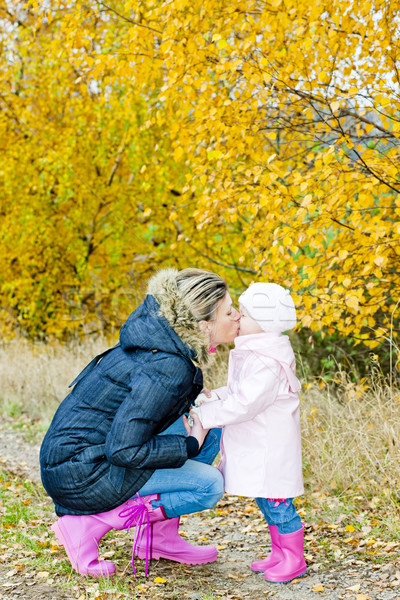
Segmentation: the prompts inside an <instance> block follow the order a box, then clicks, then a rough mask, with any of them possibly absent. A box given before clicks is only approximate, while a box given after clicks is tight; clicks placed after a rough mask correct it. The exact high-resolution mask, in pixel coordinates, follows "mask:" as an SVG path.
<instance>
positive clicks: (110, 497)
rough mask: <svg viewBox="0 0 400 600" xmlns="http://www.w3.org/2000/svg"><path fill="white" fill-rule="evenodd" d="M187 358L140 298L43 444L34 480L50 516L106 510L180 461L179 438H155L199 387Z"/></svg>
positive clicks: (154, 307)
mask: <svg viewBox="0 0 400 600" xmlns="http://www.w3.org/2000/svg"><path fill="white" fill-rule="evenodd" d="M194 359H196V352H195V351H194V350H193V349H191V348H189V346H188V345H187V344H185V343H184V342H183V341H182V339H181V338H180V337H179V336H178V335H177V333H176V332H175V330H174V329H173V327H172V326H171V325H170V323H169V322H168V321H167V319H166V318H164V317H163V316H161V315H160V307H159V304H158V303H157V301H156V300H155V298H154V297H153V296H151V295H148V296H147V297H146V299H145V301H144V303H143V304H142V305H141V306H139V307H138V308H137V309H136V310H135V311H134V312H133V313H132V314H131V315H130V317H129V319H128V320H127V321H126V323H125V324H124V325H123V327H122V329H121V332H120V341H119V344H117V346H116V347H114V348H112V349H110V350H109V351H107V352H106V353H104V355H99V357H96V359H94V361H92V364H90V365H89V366H88V367H87V368H86V370H84V372H82V374H81V376H80V377H78V378H77V383H76V384H75V386H74V387H73V389H72V391H71V393H70V394H69V395H68V396H67V397H66V398H65V400H64V401H63V402H62V403H61V404H60V406H59V408H58V410H57V412H56V414H55V416H54V418H53V421H52V423H51V425H50V428H49V430H48V432H47V434H46V436H45V438H44V440H43V444H42V447H41V451H40V465H41V474H42V481H43V485H44V487H45V489H46V491H47V492H48V494H49V495H50V496H51V497H52V499H53V501H54V503H55V506H56V512H57V514H58V515H63V514H94V513H97V512H102V511H105V510H109V509H111V508H114V507H115V506H118V505H119V504H121V503H122V502H124V501H125V500H127V499H128V498H130V497H132V496H133V495H134V494H135V493H136V491H138V490H139V489H140V488H141V487H142V486H143V485H144V484H145V483H146V481H147V480H148V479H149V477H150V476H151V475H152V473H153V472H154V470H155V469H162V468H173V467H180V466H182V465H183V464H184V463H185V461H186V460H187V459H188V452H187V445H186V438H185V437H183V436H179V435H162V436H160V435H157V434H159V433H160V432H162V431H164V430H165V429H166V428H167V427H168V426H169V425H170V424H172V423H173V422H174V421H175V420H176V419H178V418H179V417H180V416H181V415H182V414H184V413H185V412H187V411H188V409H189V407H190V405H191V404H192V403H193V400H194V399H195V398H196V396H197V395H198V394H199V392H200V391H201V389H202V387H203V376H202V372H201V370H200V369H199V368H198V367H197V366H196V365H195V364H194V363H193V360H194Z"/></svg>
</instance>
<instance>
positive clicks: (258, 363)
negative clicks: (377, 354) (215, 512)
mask: <svg viewBox="0 0 400 600" xmlns="http://www.w3.org/2000/svg"><path fill="white" fill-rule="evenodd" d="M239 303H240V313H241V320H240V332H239V336H238V337H237V338H236V339H235V349H234V350H232V352H231V353H230V357H229V370H228V385H227V386H225V387H222V388H218V389H216V390H214V391H213V392H212V396H211V400H210V399H209V398H206V397H205V396H204V394H201V398H198V400H197V401H196V404H197V405H198V404H199V401H200V406H197V407H195V408H193V409H192V411H191V412H192V413H193V412H195V413H197V414H198V415H199V417H200V420H201V423H202V425H203V427H205V428H212V427H223V434H222V440H221V457H222V458H221V463H220V465H219V469H220V470H221V471H222V473H223V475H224V478H225V491H226V492H227V493H229V494H234V495H237V496H252V497H255V499H256V502H257V505H258V507H259V508H260V510H261V511H262V513H263V515H264V517H265V519H266V521H267V523H268V527H269V530H270V534H271V542H272V551H271V553H270V554H269V555H268V557H267V558H265V559H263V560H259V561H256V562H254V563H252V565H251V568H252V569H253V571H264V574H265V575H264V576H265V579H266V580H267V581H276V582H286V581H290V580H292V579H294V578H295V577H299V576H300V575H303V573H305V571H306V563H305V560H304V551H303V537H304V535H303V534H304V527H303V525H302V523H301V519H300V517H299V515H298V514H297V512H296V509H295V507H294V505H293V502H292V500H293V498H294V497H295V496H299V495H300V494H302V493H303V492H304V488H303V477H302V462H301V435H300V409H299V397H298V395H297V392H298V391H299V390H300V382H299V380H298V379H297V377H296V375H295V357H294V353H293V350H292V346H291V344H290V341H289V338H288V337H287V336H286V335H282V332H283V331H288V330H290V329H292V328H293V327H294V326H295V325H296V309H295V306H294V302H293V299H292V297H291V296H290V294H289V292H288V291H287V290H285V289H284V288H283V287H281V286H280V285H277V284H275V283H255V284H253V285H251V286H250V287H249V288H248V289H247V290H246V291H245V292H244V293H243V294H242V295H241V296H240V298H239Z"/></svg>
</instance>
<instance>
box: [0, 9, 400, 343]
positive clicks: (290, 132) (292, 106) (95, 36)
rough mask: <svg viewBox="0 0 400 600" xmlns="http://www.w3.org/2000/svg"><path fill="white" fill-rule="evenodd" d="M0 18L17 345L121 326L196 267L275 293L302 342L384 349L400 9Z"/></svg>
mask: <svg viewBox="0 0 400 600" xmlns="http://www.w3.org/2000/svg"><path fill="white" fill-rule="evenodd" d="M1 8H3V10H2V11H1V15H2V19H3V21H4V22H6V21H7V22H8V25H7V27H5V28H4V32H3V36H2V38H1V39H0V47H1V50H2V52H1V56H2V58H1V59H0V60H1V62H0V148H1V152H2V156H3V157H4V158H3V161H2V165H1V168H0V187H1V196H0V211H1V221H0V238H1V242H2V253H1V256H0V298H1V306H2V307H3V309H4V310H3V314H4V315H5V316H6V318H4V319H3V322H4V323H5V324H6V327H7V328H8V329H9V330H11V329H15V328H20V329H23V330H25V331H28V332H29V333H30V335H34V336H37V335H41V334H44V335H47V334H56V335H62V334H64V333H66V332H68V331H71V330H74V329H76V330H81V329H82V327H83V325H84V324H86V325H88V324H90V325H91V326H93V327H98V326H99V323H100V325H101V326H102V327H103V326H104V327H109V326H112V325H113V324H117V323H118V322H120V321H121V320H122V319H123V318H124V317H126V316H127V314H128V312H129V310H131V308H132V307H133V306H132V305H134V304H135V303H136V302H137V301H138V299H139V296H140V295H141V294H142V282H143V281H144V280H145V279H146V278H147V277H148V276H149V275H150V274H151V272H152V271H154V269H156V268H157V267H159V266H167V265H171V266H177V267H178V268H180V267H184V266H187V265H190V264H193V265H196V266H200V267H208V268H215V269H217V270H218V271H219V272H221V273H222V274H223V275H225V276H226V277H227V278H228V280H229V282H230V284H231V287H232V291H233V292H239V291H241V290H242V289H243V287H244V286H246V285H247V284H248V283H249V282H250V281H251V280H256V279H266V280H273V281H276V282H279V283H281V284H283V285H285V286H288V287H290V288H291V290H292V291H293V292H294V294H295V295H296V298H297V300H298V306H299V317H300V320H302V323H303V325H304V326H307V327H310V328H311V329H313V330H322V329H327V328H330V327H332V326H334V327H335V329H336V330H337V331H339V332H342V333H343V334H344V335H347V336H351V337H354V338H355V339H358V338H359V339H367V340H369V343H370V344H371V347H375V346H376V345H379V342H380V340H381V339H383V338H384V336H385V335H386V334H387V332H388V331H389V328H390V323H391V318H392V312H393V310H394V307H395V305H396V302H397V300H398V292H397V290H398V289H399V283H400V282H399V270H398V268H397V266H396V265H397V264H398V256H399V231H400V230H399V227H398V221H399V216H400V202H399V200H398V197H399V196H398V195H399V190H400V177H399V164H400V160H399V158H400V157H399V148H400V145H399V134H400V128H399V124H398V123H399V118H400V115H399V108H400V107H399V98H398V93H397V91H396V90H397V87H398V85H399V83H400V82H399V81H398V79H397V77H398V75H397V71H396V70H395V69H394V67H393V64H394V63H393V60H394V58H393V54H392V52H391V50H390V48H393V47H396V45H397V27H398V25H397V18H395V14H396V10H397V3H395V2H394V1H392V2H383V0H378V1H377V2H375V3H374V4H373V5H372V3H370V7H369V8H368V9H366V3H365V2H362V3H354V2H353V0H329V2H328V0H321V1H320V2H318V3H312V2H311V3H310V2H304V0H285V2H282V0H269V2H268V3H267V5H266V4H265V3H264V2H259V1H258V0H231V1H230V2H229V3H226V2H219V1H218V0H203V1H202V2H201V3H195V2H188V1H187V0H172V1H171V2H167V3H161V2H155V1H154V0H142V1H141V2H137V1H136V0H125V1H124V2H118V0H110V3H107V2H105V3H104V4H103V3H102V2H98V1H96V0H87V1H86V2H85V3H80V2H73V3H66V2H65V1H64V0H52V1H51V2H48V1H47V0H35V1H34V2H28V3H27V5H26V7H25V8H23V7H22V5H19V4H18V3H15V6H14V7H12V6H11V5H10V3H8V2H7V4H6V2H5V0H0V9H1ZM371 40H373V43H372V42H371ZM355 57H357V58H356V59H355ZM127 275H130V279H131V287H128V285H127ZM132 282H133V283H132ZM116 307H118V310H117V309H116ZM394 317H395V318H397V315H396V314H395V315H394ZM2 327H3V326H2ZM376 332H378V333H376Z"/></svg>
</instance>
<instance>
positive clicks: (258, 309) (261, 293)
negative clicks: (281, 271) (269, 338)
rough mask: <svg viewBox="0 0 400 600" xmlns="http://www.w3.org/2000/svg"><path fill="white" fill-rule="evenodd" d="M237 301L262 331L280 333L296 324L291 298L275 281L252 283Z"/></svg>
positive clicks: (287, 291) (294, 309)
mask: <svg viewBox="0 0 400 600" xmlns="http://www.w3.org/2000/svg"><path fill="white" fill-rule="evenodd" d="M239 303H240V304H242V305H243V306H244V307H245V309H246V310H247V312H248V313H249V315H250V317H251V318H252V319H254V320H255V321H257V323H258V324H259V326H260V327H261V328H262V329H263V330H264V331H271V332H277V333H282V332H283V331H289V330H290V329H293V327H295V326H296V308H295V306H294V302H293V298H292V297H291V295H290V292H289V290H285V288H283V287H282V286H281V285H278V284H277V283H262V282H258V283H253V285H251V286H250V287H249V288H248V289H247V290H246V291H245V292H243V294H242V295H241V296H240V297H239Z"/></svg>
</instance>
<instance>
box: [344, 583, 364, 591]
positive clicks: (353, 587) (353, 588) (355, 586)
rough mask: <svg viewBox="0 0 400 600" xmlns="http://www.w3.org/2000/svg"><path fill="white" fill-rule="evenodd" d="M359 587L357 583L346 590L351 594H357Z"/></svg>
mask: <svg viewBox="0 0 400 600" xmlns="http://www.w3.org/2000/svg"><path fill="white" fill-rule="evenodd" d="M360 587H361V585H360V584H359V583H357V584H356V585H352V586H350V587H347V588H346V590H350V591H351V592H358V590H359V589H360Z"/></svg>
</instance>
